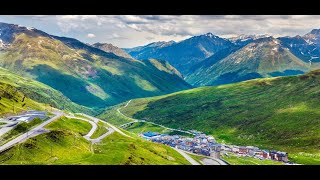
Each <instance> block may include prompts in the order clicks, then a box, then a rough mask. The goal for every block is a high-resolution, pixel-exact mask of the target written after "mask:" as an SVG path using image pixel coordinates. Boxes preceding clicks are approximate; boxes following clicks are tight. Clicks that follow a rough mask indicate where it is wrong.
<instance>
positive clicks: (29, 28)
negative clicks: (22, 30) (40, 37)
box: [26, 27, 34, 31]
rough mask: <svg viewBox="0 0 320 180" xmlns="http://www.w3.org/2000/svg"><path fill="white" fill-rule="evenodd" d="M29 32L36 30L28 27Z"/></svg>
mask: <svg viewBox="0 0 320 180" xmlns="http://www.w3.org/2000/svg"><path fill="white" fill-rule="evenodd" d="M26 28H27V29H28V30H29V31H32V30H34V28H33V27H26Z"/></svg>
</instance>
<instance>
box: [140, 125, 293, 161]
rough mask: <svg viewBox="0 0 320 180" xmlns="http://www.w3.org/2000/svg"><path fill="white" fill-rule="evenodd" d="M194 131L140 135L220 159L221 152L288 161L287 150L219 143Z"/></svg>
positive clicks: (153, 140)
mask: <svg viewBox="0 0 320 180" xmlns="http://www.w3.org/2000/svg"><path fill="white" fill-rule="evenodd" d="M192 133H194V134H195V136H194V137H193V138H188V137H183V136H179V135H167V134H159V133H155V132H146V133H142V134H140V136H141V137H143V138H145V139H148V140H150V141H152V142H157V143H162V144H166V145H168V146H171V147H175V148H178V149H181V150H185V151H189V152H192V153H196V154H200V155H204V156H211V157H214V158H218V159H219V158H220V155H221V153H223V154H227V153H234V154H237V155H238V156H250V157H254V158H258V159H260V160H263V159H271V160H275V161H283V162H288V153H286V152H280V151H274V150H261V149H259V148H257V147H254V146H235V145H225V144H219V143H217V142H216V141H215V139H214V138H213V137H212V136H207V135H205V134H203V133H201V132H197V131H193V132H192Z"/></svg>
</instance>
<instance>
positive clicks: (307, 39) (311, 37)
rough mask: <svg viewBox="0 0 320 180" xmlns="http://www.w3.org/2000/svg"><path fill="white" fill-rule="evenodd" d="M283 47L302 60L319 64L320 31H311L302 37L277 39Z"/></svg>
mask: <svg viewBox="0 0 320 180" xmlns="http://www.w3.org/2000/svg"><path fill="white" fill-rule="evenodd" d="M279 39H280V40H281V41H282V42H283V45H284V46H286V47H287V48H288V49H290V51H291V52H292V53H293V54H294V55H296V56H297V57H299V58H300V59H302V60H303V61H305V62H307V63H310V64H313V63H317V62H320V30H319V29H313V30H312V31H311V32H309V33H307V34H306V35H304V36H299V35H298V36H295V37H282V38H279Z"/></svg>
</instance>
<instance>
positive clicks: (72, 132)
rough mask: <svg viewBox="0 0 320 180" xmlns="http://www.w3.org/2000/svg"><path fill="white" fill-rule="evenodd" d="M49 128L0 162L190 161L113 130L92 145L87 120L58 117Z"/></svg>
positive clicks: (184, 162)
mask: <svg viewBox="0 0 320 180" xmlns="http://www.w3.org/2000/svg"><path fill="white" fill-rule="evenodd" d="M46 128H47V129H50V130H51V132H49V133H46V134H42V135H39V136H37V137H34V138H31V139H29V140H27V141H26V142H24V143H21V144H19V145H17V146H15V147H13V148H11V149H9V150H7V151H5V152H2V153H0V163H1V164H110V165H111V164H113V165H120V164H189V163H188V162H187V160H185V159H184V158H183V157H182V156H181V155H180V154H179V153H178V152H176V151H175V150H173V149H172V148H170V147H167V146H165V145H161V144H155V143H152V142H149V141H146V140H143V139H141V138H132V139H131V138H127V137H125V136H122V135H121V134H118V133H117V132H115V133H113V134H112V135H110V136H107V137H106V138H105V139H103V141H102V142H101V143H99V144H95V145H91V143H90V142H89V141H87V140H85V139H84V138H83V137H82V135H84V134H86V133H88V132H89V131H90V129H91V125H90V124H89V123H88V122H85V121H81V120H75V119H67V118H61V119H59V120H57V121H54V122H52V123H51V124H49V125H48V126H47V127H46Z"/></svg>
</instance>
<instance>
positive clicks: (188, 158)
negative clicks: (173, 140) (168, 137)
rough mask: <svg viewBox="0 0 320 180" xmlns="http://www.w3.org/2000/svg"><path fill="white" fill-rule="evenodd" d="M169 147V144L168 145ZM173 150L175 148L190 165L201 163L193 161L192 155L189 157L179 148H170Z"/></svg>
mask: <svg viewBox="0 0 320 180" xmlns="http://www.w3.org/2000/svg"><path fill="white" fill-rule="evenodd" d="M170 147H171V146H170ZM172 149H174V150H176V151H177V152H178V153H180V154H181V155H182V156H183V157H184V158H186V160H188V161H189V162H190V163H191V164H192V165H201V164H199V163H198V162H197V161H195V160H194V159H192V157H190V156H189V155H188V154H187V153H185V152H183V151H182V150H181V149H178V148H172Z"/></svg>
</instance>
